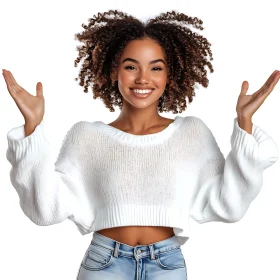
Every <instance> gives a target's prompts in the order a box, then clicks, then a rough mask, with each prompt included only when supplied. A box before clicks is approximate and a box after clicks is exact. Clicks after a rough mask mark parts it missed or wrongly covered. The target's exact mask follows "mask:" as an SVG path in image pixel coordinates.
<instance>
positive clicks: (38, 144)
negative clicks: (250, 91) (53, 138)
mask: <svg viewBox="0 0 280 280" xmlns="http://www.w3.org/2000/svg"><path fill="white" fill-rule="evenodd" d="M7 139H8V149H7V153H6V156H7V159H8V161H9V162H10V163H11V165H12V168H11V171H10V179H11V183H12V185H13V186H14V188H15V189H16V191H17V193H18V195H19V199H20V206H21V208H22V210H23V212H24V213H25V215H26V216H27V217H29V219H30V220H31V221H33V222H34V223H35V224H37V225H40V226H47V225H51V224H57V223H60V222H62V221H63V220H65V219H67V218H68V219H70V220H71V221H73V222H74V223H75V224H76V225H77V227H78V229H79V231H80V232H81V234H87V233H90V232H92V231H98V230H101V229H104V228H111V227H119V226H167V227H172V228H173V231H174V234H175V235H177V236H178V238H179V241H180V242H181V244H182V245H183V244H184V243H185V242H186V241H187V239H188V238H189V230H190V229H189V218H190V217H191V218H192V219H194V220H195V221H197V222H199V223H205V222H210V221H222V222H229V223H230V222H236V221H239V220H240V219H241V218H242V217H243V216H244V215H245V213H246V211H247V209H248V207H249V206H250V203H251V202H252V201H253V200H254V199H255V197H256V196H257V195H258V193H259V192H260V189H261V186H262V184H263V171H264V170H265V169H266V168H268V167H269V166H271V165H272V164H273V163H274V162H276V161H277V159H278V157H279V153H278V149H277V146H276V144H275V142H274V141H273V140H272V138H271V137H270V136H269V135H267V134H266V133H265V132H264V131H263V130H262V129H261V128H259V127H258V126H256V125H255V124H253V130H252V135H251V134H248V133H247V132H246V131H244V130H243V129H241V128H240V127H239V125H238V122H237V118H235V119H234V124H233V132H232V136H231V139H230V140H231V151H230V152H229V154H228V155H227V157H226V159H225V158H224V156H223V154H222V153H221V151H220V148H219V147H218V145H217V143H216V140H215V138H214V136H213V134H212V132H211V131H210V129H209V128H208V127H207V126H206V124H205V123H204V122H203V121H202V120H201V119H200V118H198V117H194V116H187V117H181V116H176V117H175V120H174V122H172V123H171V124H170V125H169V126H168V127H167V128H165V129H164V130H162V131H161V132H158V133H154V134H148V135H134V134H129V133H126V132H123V131H121V130H119V129H117V128H114V127H112V126H110V125H108V124H105V123H103V122H102V121H95V122H87V121H80V122H78V123H76V124H74V125H73V126H72V127H71V128H70V129H69V130H68V132H67V134H66V136H65V138H64V139H63V143H62V146H61V149H60V151H59V155H58V158H57V160H56V162H55V163H53V162H52V160H51V154H50V148H49V143H48V140H47V139H46V136H45V133H44V122H43V121H42V122H41V123H40V124H39V125H38V126H37V127H36V129H35V131H34V132H33V133H32V134H31V135H29V136H27V137H25V132H24V125H22V126H19V127H16V128H13V129H11V130H10V131H9V132H8V135H7Z"/></svg>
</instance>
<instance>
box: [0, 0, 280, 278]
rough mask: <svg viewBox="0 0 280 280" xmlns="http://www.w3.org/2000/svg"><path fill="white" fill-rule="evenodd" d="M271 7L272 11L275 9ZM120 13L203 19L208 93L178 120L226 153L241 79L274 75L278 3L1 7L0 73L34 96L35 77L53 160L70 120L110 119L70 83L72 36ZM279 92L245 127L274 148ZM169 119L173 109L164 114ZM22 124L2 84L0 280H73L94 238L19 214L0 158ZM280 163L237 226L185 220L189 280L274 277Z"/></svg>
mask: <svg viewBox="0 0 280 280" xmlns="http://www.w3.org/2000/svg"><path fill="white" fill-rule="evenodd" d="M277 5H278V7H277ZM109 9H119V10H121V11H124V12H127V13H129V14H132V15H134V16H136V17H138V18H139V19H142V20H145V19H146V18H148V17H153V16H156V15H158V14H159V13H161V12H166V11H171V10H176V11H180V12H183V13H185V14H187V15H189V16H197V17H199V18H201V19H202V20H203V22H204V23H203V26H204V28H205V30H204V31H199V30H198V32H199V33H201V34H202V35H204V36H205V37H207V39H208V40H209V41H210V42H211V43H212V51H213V56H214V61H213V66H214V69H215V72H214V73H213V74H210V75H209V81H210V83H209V86H208V88H207V89H204V88H202V87H199V89H198V90H197V91H196V97H195V98H194V101H193V103H192V104H190V105H189V106H188V108H187V110H186V111H185V112H183V113H182V114H180V115H181V116H187V115H195V116H198V117H200V118H201V119H202V120H203V121H204V122H205V123H206V124H207V125H208V126H209V128H210V129H211V130H212V132H213V134H214V136H215V137H216V140H217V142H218V144H219V146H220V148H221V150H222V152H223V154H224V156H225V157H226V155H227V154H228V153H229V151H230V136H231V133H232V129H233V119H234V118H235V116H236V112H235V106H236V102H237V98H238V95H239V93H240V88H241V84H242V82H243V81H244V80H247V81H248V82H249V91H248V93H247V94H252V93H254V92H255V91H256V90H258V89H259V88H260V87H261V86H262V85H263V84H264V82H265V81H266V80H267V78H268V77H269V76H270V74H271V73H272V72H273V71H274V70H280V36H279V4H278V0H266V1H254V2H253V1H244V0H242V1H241V0H236V1H222V0H212V1H208V0H192V1H178V0H172V1H169V2H164V1H158V2H157V1H151V0H142V1H107V0H103V1H93V0H91V1H85V0H79V1H64V2H63V1H44V2H43V1H19V0H17V1H5V2H4V1H1V7H0V38H1V44H0V48H1V49H0V50H1V51H0V67H1V69H2V68H4V69H8V70H11V71H12V73H13V74H14V76H15V78H16V80H17V82H18V83H19V84H20V85H21V86H23V87H24V88H25V89H26V90H28V91H29V92H30V93H32V94H34V95H35V93H36V91H35V88H36V83H37V82H38V81H41V82H42V83H43V88H44V96H45V101H46V107H45V116H44V120H45V129H46V134H47V135H48V139H49V143H50V147H51V150H52V156H53V161H55V159H56V157H57V155H58V151H59V149H60V145H61V142H62V140H63V137H64V136H65V134H66V132H67V130H68V129H69V128H70V127H71V126H72V125H73V124H74V123H76V122H78V121H81V120H85V121H95V120H102V121H103V122H105V123H109V122H111V121H113V120H114V119H116V118H117V116H118V114H119V110H118V109H117V108H116V112H115V113H111V112H109V110H108V109H106V108H105V106H104V105H103V103H102V102H101V100H93V98H92V93H91V91H89V93H87V94H86V93H84V92H83V89H82V87H80V86H79V85H78V83H77V82H76V81H74V78H75V77H76V76H77V73H78V68H75V67H74V60H75V59H76V57H77V54H78V53H77V51H76V45H78V41H75V40H74V34H75V33H77V32H80V31H82V30H83V29H82V27H81V24H82V23H86V24H87V23H88V18H90V17H92V15H94V14H97V13H98V12H105V11H107V10H109ZM279 104H280V86H279V85H277V86H276V87H275V89H274V91H273V92H272V93H271V94H270V96H269V97H268V98H267V100H266V101H265V102H264V103H263V105H262V106H261V107H260V109H259V110H258V111H257V112H256V114H255V115H254V116H253V122H254V123H255V124H256V125H258V126H259V127H261V128H262V129H263V130H264V131H265V132H266V133H268V134H269V135H270V136H272V138H273V139H274V141H275V142H276V143H277V145H278V146H280V132H279V126H278V122H277V120H279V118H280V111H279ZM162 116H164V117H168V118H174V117H175V115H173V114H172V113H168V114H167V113H164V114H162ZM22 124H24V119H23V117H22V115H21V113H20V111H19V110H18V108H17V106H16V104H15V103H14V101H13V99H12V98H11V96H10V94H9V92H8V91H7V88H6V84H5V81H4V79H3V78H1V79H0V166H1V169H0V170H1V171H0V172H1V187H0V220H1V225H0V226H1V231H0V234H1V238H0V248H1V249H0V264H1V271H0V273H1V276H0V278H1V279H12V280H13V279H29V280H35V279H36V280H37V279H40V280H47V279H48V280H49V279H53V280H61V279H63V280H64V279H67V280H74V279H76V275H77V272H78V269H79V265H80V262H81V260H82V257H83V255H84V253H85V251H86V249H87V247H88V245H89V243H90V240H91V237H92V234H88V235H85V236H82V235H80V233H79V232H78V230H77V229H76V227H75V225H74V224H73V223H72V222H70V221H69V220H67V221H64V222H63V223H61V224H58V225H53V226H48V227H39V226H37V225H35V224H33V223H32V222H31V221H30V220H29V219H28V218H27V217H26V216H25V215H24V214H23V212H22V210H21V208H20V206H19V200H18V196H17V193H16V191H15V190H14V188H13V186H12V185H11V183H10V179H9V171H10V168H11V165H10V164H9V162H8V161H7V160H6V149H7V139H6V135H7V133H8V131H9V130H10V129H12V128H14V127H16V126H20V125H22ZM279 168H280V161H277V162H276V163H275V164H274V165H273V166H271V167H270V168H268V169H267V170H265V172H264V174H263V176H264V183H263V188H262V191H261V193H260V194H259V196H258V197H257V198H256V199H255V201H253V203H252V204H251V206H250V208H249V210H248V212H247V213H246V215H245V217H244V218H243V219H242V220H241V221H240V222H238V223H235V224H224V223H208V224H204V225H199V224H196V223H195V222H192V223H191V238H190V239H189V241H188V242H187V243H186V244H185V245H184V246H183V247H182V251H183V254H184V256H185V259H186V263H187V267H188V278H189V279H190V280H204V279H215V280H225V279H227V280H233V279H234V280H236V279H238V280H248V279H254V280H263V279H269V280H274V279H278V280H279V279H280V271H279V269H278V268H277V267H278V265H279V259H280V256H279V252H280V239H279V236H280V230H279V225H280V218H279V213H280V203H279V197H280V191H279V188H280V186H279V182H280V180H279V179H280V178H279Z"/></svg>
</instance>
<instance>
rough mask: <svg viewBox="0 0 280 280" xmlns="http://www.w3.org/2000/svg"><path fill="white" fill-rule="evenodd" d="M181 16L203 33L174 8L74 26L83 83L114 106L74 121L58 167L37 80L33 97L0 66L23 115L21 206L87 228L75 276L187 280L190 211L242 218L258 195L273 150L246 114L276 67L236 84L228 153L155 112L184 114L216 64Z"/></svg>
mask: <svg viewBox="0 0 280 280" xmlns="http://www.w3.org/2000/svg"><path fill="white" fill-rule="evenodd" d="M112 16H113V17H112ZM172 21H175V22H176V23H174V22H172ZM101 23H102V24H103V25H101ZM183 24H190V25H193V27H195V28H198V29H201V30H202V29H203V28H202V21H200V20H199V19H197V18H191V17H188V16H186V15H184V14H182V13H177V12H174V11H172V12H171V13H165V14H161V15H160V16H158V17H156V18H154V19H151V20H149V21H148V23H147V24H146V25H145V24H144V23H142V22H140V21H139V20H137V19H136V18H134V17H132V16H128V15H126V14H124V13H122V12H119V11H112V10H110V11H109V12H106V13H103V14H100V13H99V14H98V15H97V16H94V17H93V18H92V19H90V20H89V24H88V25H83V27H84V29H85V30H84V31H83V32H81V33H79V34H76V38H77V39H79V40H80V41H81V42H82V43H83V45H82V46H79V47H78V50H79V56H78V58H77V59H76V60H75V66H77V64H78V63H79V62H81V61H82V67H81V70H80V73H79V78H80V85H81V86H83V87H84V91H85V92H87V91H88V87H89V86H90V87H91V88H92V91H93V94H94V99H95V98H97V97H99V98H101V100H102V101H103V102H104V104H105V105H106V107H107V108H108V109H110V111H114V108H113V106H114V105H115V106H118V107H119V108H120V110H121V113H120V115H119V117H118V118H117V119H116V120H115V121H113V122H112V123H110V124H105V123H103V122H102V121H95V122H93V123H90V122H85V121H81V122H78V123H76V124H74V125H73V127H72V128H71V129H70V130H69V131H68V133H67V135H66V137H65V139H64V141H63V145H62V147H61V150H60V153H59V156H58V159H57V161H56V163H55V171H53V164H52V163H51V160H50V158H51V157H50V154H49V147H48V142H47V139H46V138H45V136H44V130H43V116H44V96H43V90H42V84H41V83H38V84H37V88H36V91H37V94H36V96H32V95H30V94H29V93H28V92H26V91H25V90H24V89H23V88H21V87H20V86H19V85H18V84H17V83H16V81H15V79H14V77H13V75H12V74H11V72H10V71H5V70H4V71H3V75H4V78H5V81H6V83H7V87H8V90H9V92H10V94H11V96H12V98H13V99H14V100H15V102H16V104H17V106H18V108H19V109H20V111H21V113H22V114H23V116H24V119H25V125H24V126H21V127H18V128H14V129H12V130H11V131H10V132H9V133H8V143H9V147H8V151H7V159H8V160H9V161H10V163H11V164H12V170H11V181H12V184H13V186H14V187H15V188H16V190H17V192H18V194H19V197H20V205H21V207H22V209H23V211H24V213H25V214H26V215H27V216H28V217H29V218H30V219H31V220H32V221H33V222H34V223H36V224H38V225H51V224H55V223H60V222H62V221H63V220H65V219H67V218H68V219H70V220H72V221H73V222H74V223H75V224H76V225H77V227H78V229H79V230H80V232H81V233H82V234H87V233H90V232H94V233H93V239H92V241H91V244H90V245H89V247H88V249H87V251H86V253H85V256H84V258H83V260H82V263H81V266H80V270H79V273H78V276H77V279H79V280H89V279H105V280H106V279H122V280H126V279H153V280H156V279H161V280H165V279H172V278H173V279H178V280H179V279H187V268H186V263H185V260H184V257H183V255H182V252H181V245H183V244H184V243H185V242H186V241H187V239H188V237H189V232H188V218H189V217H191V218H193V219H194V220H196V221H197V222H199V223H205V222H210V221H222V222H236V221H239V220H240V219H241V218H242V217H243V216H244V214H245V213H246V211H247V209H248V207H249V205H250V203H251V202H252V201H253V200H254V198H255V197H256V196H257V194H258V193H259V191H260V188H261V185H262V173H263V171H264V169H266V168H268V167H269V166H271V165H272V164H273V163H274V162H275V161H276V160H277V158H278V150H277V147H276V145H275V143H274V141H273V140H272V138H271V137H270V136H268V135H267V134H266V133H265V132H264V131H263V130H261V129H260V128H259V127H258V126H256V125H254V124H253V123H252V116H253V114H254V113H255V112H256V111H257V109H258V108H259V107H260V106H261V104H262V103H263V102H264V100H265V99H266V97H267V96H268V95H269V93H270V92H271V91H272V90H273V88H274V86H275V85H276V83H277V81H278V80H279V77H280V71H275V72H273V74H272V75H271V76H270V78H269V79H268V80H267V82H266V83H265V84H264V86H263V87H262V88H261V89H260V90H258V91H257V92H256V93H254V94H253V95H246V93H247V90H248V83H247V82H243V84H242V88H241V93H240V96H239V98H238V101H237V106H236V112H237V117H236V118H235V120H234V128H233V134H232V137H231V145H232V150H231V152H230V153H229V155H228V156H227V158H226V159H225V158H224V156H223V154H222V153H221V151H220V149H219V147H218V145H217V143H216V141H215V138H214V136H213V135H212V133H211V131H210V130H209V128H208V127H207V126H206V125H205V124H204V122H203V121H202V120H201V119H199V118H197V117H194V116H188V117H180V116H176V117H175V119H174V120H173V119H168V118H164V117H161V116H160V115H159V113H161V112H163V111H165V112H168V111H172V112H173V113H175V114H176V113H178V109H179V112H180V113H181V112H182V111H184V110H185V109H186V98H188V101H189V102H190V103H191V102H192V100H193V96H194V95H195V92H194V88H195V84H196V83H199V84H201V85H202V86H204V87H207V86H208V79H207V71H206V66H207V67H208V68H209V69H210V71H211V72H213V67H212V64H211V62H210V61H209V60H212V53H211V50H210V43H209V42H208V41H207V40H206V39H205V38H204V37H202V36H201V35H198V34H197V33H195V32H192V31H191V30H190V29H189V28H188V27H186V26H183ZM208 55H209V57H210V59H209V60H208V59H207V56H208ZM77 80H78V79H77Z"/></svg>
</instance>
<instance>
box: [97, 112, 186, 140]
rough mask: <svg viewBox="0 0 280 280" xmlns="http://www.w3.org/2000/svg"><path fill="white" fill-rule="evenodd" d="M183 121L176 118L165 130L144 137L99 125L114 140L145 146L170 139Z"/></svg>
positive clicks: (102, 123)
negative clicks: (144, 144)
mask: <svg viewBox="0 0 280 280" xmlns="http://www.w3.org/2000/svg"><path fill="white" fill-rule="evenodd" d="M182 120H183V117H181V116H176V117H175V118H174V120H173V122H171V123H170V124H169V125H168V126H167V127H166V128H164V129H163V130H161V131H159V132H156V133H151V134H144V135H137V134H131V133H128V132H125V131H122V130H120V129H118V128H115V127H113V126H111V125H109V124H106V123H104V122H103V121H97V123H98V124H99V127H100V128H101V129H102V131H103V132H105V133H106V134H107V135H110V136H112V137H113V138H117V139H119V140H122V141H123V142H133V143H138V144H141V143H142V144H143V143H149V142H151V141H153V142H154V141H156V142H158V141H161V140H164V139H166V138H168V137H169V136H171V134H172V133H173V132H174V131H175V130H176V128H177V127H178V126H179V125H180V124H181V122H182Z"/></svg>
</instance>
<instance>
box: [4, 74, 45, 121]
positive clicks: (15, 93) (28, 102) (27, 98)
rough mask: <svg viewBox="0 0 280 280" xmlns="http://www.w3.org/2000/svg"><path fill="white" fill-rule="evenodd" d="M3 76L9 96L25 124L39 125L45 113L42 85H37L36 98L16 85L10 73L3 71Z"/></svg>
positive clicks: (39, 83)
mask: <svg viewBox="0 0 280 280" xmlns="http://www.w3.org/2000/svg"><path fill="white" fill-rule="evenodd" d="M3 76H4V79H5V81H6V85H7V88H8V91H9V93H10V95H11V96H12V98H13V99H14V101H15V103H16V105H17V107H18V108H19V110H20V112H21V113H22V115H23V118H24V120H25V124H28V125H38V124H40V123H41V121H42V119H43V117H44V113H45V99H44V96H43V85H42V83H41V82H38V83H37V85H36V96H34V95H32V94H30V93H28V92H27V91H26V90H25V89H24V88H22V87H21V86H20V85H18V84H17V82H16V80H15V78H14V76H13V74H12V73H11V72H10V71H8V70H5V69H3Z"/></svg>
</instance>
